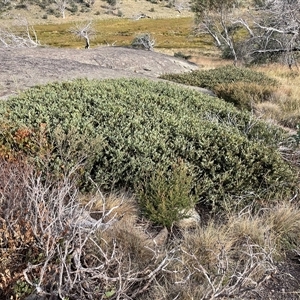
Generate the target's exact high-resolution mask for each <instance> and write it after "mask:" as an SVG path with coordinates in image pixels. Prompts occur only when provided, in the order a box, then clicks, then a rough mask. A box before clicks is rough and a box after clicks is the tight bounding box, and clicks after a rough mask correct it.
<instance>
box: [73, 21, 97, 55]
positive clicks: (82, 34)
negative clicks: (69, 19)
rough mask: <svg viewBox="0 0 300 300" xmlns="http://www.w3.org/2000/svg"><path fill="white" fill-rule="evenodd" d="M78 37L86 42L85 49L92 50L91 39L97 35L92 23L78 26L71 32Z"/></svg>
mask: <svg viewBox="0 0 300 300" xmlns="http://www.w3.org/2000/svg"><path fill="white" fill-rule="evenodd" d="M70 32H71V33H73V34H74V35H75V36H76V37H78V38H79V39H84V40H85V49H89V48H90V39H91V36H92V35H93V34H95V30H94V28H93V26H92V22H88V23H85V24H76V25H75V26H74V27H72V28H71V30H70Z"/></svg>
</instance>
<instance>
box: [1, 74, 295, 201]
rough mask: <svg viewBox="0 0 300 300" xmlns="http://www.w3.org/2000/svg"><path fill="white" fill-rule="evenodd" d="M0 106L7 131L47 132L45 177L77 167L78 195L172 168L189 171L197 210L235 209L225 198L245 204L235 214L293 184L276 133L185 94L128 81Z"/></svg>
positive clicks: (82, 83)
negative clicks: (15, 127)
mask: <svg viewBox="0 0 300 300" xmlns="http://www.w3.org/2000/svg"><path fill="white" fill-rule="evenodd" d="M58 99H59V101H58ZM1 105H2V108H1V111H2V112H3V115H6V116H7V119H8V120H9V121H10V122H17V123H18V124H22V123H23V124H27V126H29V127H30V128H32V130H38V129H39V128H40V126H41V124H47V126H46V132H45V135H46V136H47V138H48V143H49V145H52V146H53V151H52V154H51V159H50V161H51V164H50V165H51V168H52V169H53V170H55V172H54V174H55V173H56V174H60V172H61V171H62V170H64V168H65V169H66V170H69V169H70V168H71V167H72V164H74V162H76V161H80V160H81V159H83V161H84V162H85V163H86V167H85V168H84V169H83V170H82V181H81V183H82V185H81V186H82V187H85V188H88V186H86V185H87V182H88V181H87V180H85V179H86V178H88V177H91V178H92V179H93V180H95V182H96V183H97V184H99V185H100V186H101V187H102V188H103V189H105V190H111V189H112V188H115V189H119V188H127V189H131V190H132V189H133V188H134V186H136V184H137V183H140V182H141V181H143V180H144V179H145V178H146V177H147V176H148V174H151V173H153V172H154V171H155V170H158V169H161V170H167V169H168V168H170V167H171V166H172V165H173V164H174V163H176V161H177V160H178V159H182V160H183V162H184V163H187V164H188V165H189V166H191V167H192V168H194V170H195V180H194V182H193V186H192V189H193V191H195V192H196V196H197V197H198V201H200V202H203V203H206V204H209V205H212V206H213V207H218V206H220V205H221V206H223V204H224V203H225V202H224V201H227V204H228V203H230V205H232V207H234V206H236V205H237V203H236V201H235V200H234V198H233V196H234V197H238V196H242V195H249V197H244V198H241V199H244V200H243V201H239V202H238V203H239V205H243V203H244V202H249V201H250V202H251V201H252V200H251V199H253V197H254V198H257V197H259V196H260V197H264V196H266V195H268V197H271V195H277V194H278V193H279V194H281V195H284V194H289V193H291V191H292V190H293V187H294V184H295V178H296V176H295V172H294V171H293V170H292V168H291V167H290V166H288V165H287V164H286V163H285V162H284V161H283V160H282V159H281V157H280V154H279V152H278V151H277V150H276V148H277V146H278V143H279V142H280V141H282V140H283V139H284V135H283V131H281V130H280V129H278V128H275V127H272V126H270V125H267V124H264V123H263V122H260V121H258V120H255V119H253V117H251V115H249V114H247V113H241V112H239V111H238V110H236V109H235V108H234V107H232V106H231V105H228V104H226V103H225V102H223V101H220V100H218V99H216V98H212V97H208V96H205V95H202V94H199V93H197V92H194V91H190V90H188V89H180V88H178V87H176V86H173V85H168V84H165V83H153V82H149V81H145V80H135V79H134V80H124V79H122V80H106V81H88V80H77V81H74V82H64V83H55V84H49V85H46V86H40V87H36V88H33V89H31V90H29V91H27V92H25V93H24V94H22V95H20V96H19V97H16V98H12V99H10V100H8V101H6V102H3V103H1ZM58 128H60V130H61V131H60V133H58V134H55V132H57V130H58ZM60 137H62V139H63V140H62V141H60ZM87 146H88V147H87ZM79 153H81V154H79ZM30 155H32V154H30ZM33 156H34V155H33ZM66 157H68V158H66ZM251 195H252V196H251ZM221 199H222V201H221ZM220 201H221V202H220Z"/></svg>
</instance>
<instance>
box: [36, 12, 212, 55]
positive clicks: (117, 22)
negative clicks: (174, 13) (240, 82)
mask: <svg viewBox="0 0 300 300" xmlns="http://www.w3.org/2000/svg"><path fill="white" fill-rule="evenodd" d="M72 26H74V24H73V23H65V24H59V25H58V24H44V25H36V26H34V28H35V30H36V32H37V35H38V38H39V40H40V42H41V44H43V45H49V46H55V47H75V48H76V47H80V48H82V41H80V40H78V39H76V38H75V37H74V36H73V35H72V33H70V32H69V31H70V29H71V28H72ZM192 26H193V19H192V18H174V19H155V20H153V19H142V20H138V21H136V20H130V19H108V20H99V21H98V20H97V21H96V20H95V21H94V22H93V27H94V29H95V34H94V35H93V36H91V46H92V47H94V46H100V45H112V44H114V45H115V46H129V45H130V44H131V42H132V40H133V39H134V38H135V37H136V35H138V34H141V33H149V34H151V36H152V37H153V38H154V39H155V42H156V43H155V47H157V48H200V49H203V50H207V49H208V48H210V47H211V39H210V38H209V37H205V36H201V37H195V36H194V35H193V34H192Z"/></svg>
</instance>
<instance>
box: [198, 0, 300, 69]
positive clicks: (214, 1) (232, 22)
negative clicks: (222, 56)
mask: <svg viewBox="0 0 300 300" xmlns="http://www.w3.org/2000/svg"><path fill="white" fill-rule="evenodd" d="M193 10H194V12H195V15H196V29H197V31H198V32H201V33H207V34H209V35H210V36H211V37H212V38H213V39H214V42H215V44H216V46H217V47H219V48H220V49H221V50H222V51H223V53H225V52H226V51H227V52H228V51H229V53H230V55H231V57H232V58H233V59H234V61H235V62H237V61H238V60H240V59H243V60H245V61H247V62H258V61H266V60H275V59H276V60H281V62H285V63H287V64H288V65H289V66H290V67H291V66H292V65H293V64H295V63H296V57H297V54H298V52H299V50H300V38H299V33H300V0H253V1H238V0H225V1H219V0H194V2H193Z"/></svg>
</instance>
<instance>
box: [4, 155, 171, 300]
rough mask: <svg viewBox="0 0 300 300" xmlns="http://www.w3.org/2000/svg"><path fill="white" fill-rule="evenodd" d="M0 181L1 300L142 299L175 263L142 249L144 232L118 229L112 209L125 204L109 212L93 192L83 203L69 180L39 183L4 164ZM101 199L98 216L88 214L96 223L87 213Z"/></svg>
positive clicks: (23, 168) (20, 168)
mask: <svg viewBox="0 0 300 300" xmlns="http://www.w3.org/2000/svg"><path fill="white" fill-rule="evenodd" d="M0 177H1V179H2V181H1V191H2V197H1V207H3V210H2V211H1V215H0V216H1V218H0V254H1V255H0V270H1V275H0V278H1V281H0V282H1V284H0V287H1V289H0V296H1V298H3V299H8V298H10V299H12V298H11V297H13V298H14V299H19V298H21V297H24V296H26V295H28V294H31V293H33V294H44V295H52V296H57V297H60V298H62V299H65V298H68V299H78V297H80V298H81V299H90V297H91V296H92V297H93V298H99V299H101V298H102V299H104V298H107V297H110V298H111V299H121V298H127V297H133V298H135V297H136V296H137V295H140V294H143V293H146V292H147V290H148V288H149V286H150V285H151V283H152V282H153V281H155V280H156V277H157V276H159V274H161V273H162V272H163V269H164V268H165V267H166V266H167V265H168V263H169V261H170V260H171V259H172V253H167V252H166V251H161V252H158V249H156V248H155V246H154V245H153V244H152V246H153V247H152V248H150V247H149V248H145V247H144V246H145V245H146V244H147V243H146V242H145V237H146V234H143V232H140V233H139V232H138V230H136V231H135V232H134V231H133V230H132V228H126V227H124V223H123V226H122V225H118V224H117V223H118V221H119V219H120V218H122V215H118V214H116V213H115V209H119V208H120V206H121V205H122V200H120V201H119V202H118V203H116V206H113V207H111V208H110V209H108V208H107V207H106V199H105V197H104V196H103V195H102V193H101V192H100V191H98V192H97V193H96V194H95V197H91V198H90V199H89V201H87V202H86V203H85V205H83V204H81V203H80V202H79V201H78V200H79V193H78V190H77V188H76V186H75V185H74V182H73V179H72V178H73V176H72V174H69V175H68V176H66V177H64V178H62V179H61V180H60V181H56V182H52V181H44V180H42V178H41V177H40V176H39V175H38V174H35V172H34V171H33V170H32V169H31V168H30V167H28V168H27V167H26V165H25V166H24V165H22V164H20V163H18V164H15V163H13V164H11V163H7V162H4V161H3V160H1V169H0ZM11 189H14V190H13V191H12V190H11ZM16 191H18V193H16ZM99 198H101V210H100V211H93V216H95V215H96V214H98V217H97V218H96V219H94V218H92V217H91V213H92V207H93V206H94V205H95V201H97V200H98V199H99ZM105 220H106V221H105ZM127 225H128V224H127ZM131 225H132V223H131ZM130 236H131V237H132V239H131V240H130V239H129V237H130ZM145 243H146V244H145ZM139 245H140V246H139ZM141 259H142V261H141Z"/></svg>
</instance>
